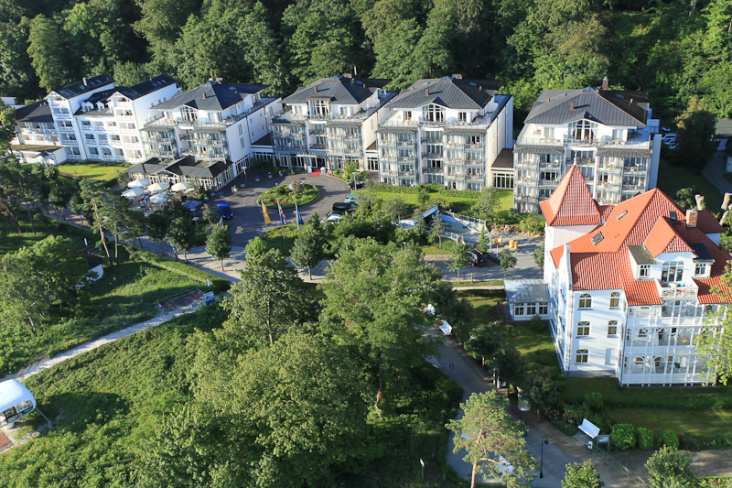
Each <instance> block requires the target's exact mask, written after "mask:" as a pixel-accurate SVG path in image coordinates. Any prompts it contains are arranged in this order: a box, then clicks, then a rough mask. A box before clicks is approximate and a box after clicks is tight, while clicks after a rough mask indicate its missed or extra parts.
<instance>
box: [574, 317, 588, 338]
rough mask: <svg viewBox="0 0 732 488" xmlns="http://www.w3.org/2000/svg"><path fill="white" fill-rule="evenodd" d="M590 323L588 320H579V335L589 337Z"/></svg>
mask: <svg viewBox="0 0 732 488" xmlns="http://www.w3.org/2000/svg"><path fill="white" fill-rule="evenodd" d="M589 335H590V323H589V322H588V321H586V320H583V321H581V322H577V337H589Z"/></svg>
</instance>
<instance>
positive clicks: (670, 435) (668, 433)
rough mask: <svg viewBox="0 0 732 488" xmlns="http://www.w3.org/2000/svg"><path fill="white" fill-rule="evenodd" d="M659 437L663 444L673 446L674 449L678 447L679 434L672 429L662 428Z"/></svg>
mask: <svg viewBox="0 0 732 488" xmlns="http://www.w3.org/2000/svg"><path fill="white" fill-rule="evenodd" d="M661 439H662V440H663V445H664V446H667V447H673V448H674V449H678V448H679V436H678V434H677V433H676V432H674V431H673V430H664V431H663V432H662V433H661Z"/></svg>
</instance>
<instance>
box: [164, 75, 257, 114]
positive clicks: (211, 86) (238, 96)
mask: <svg viewBox="0 0 732 488" xmlns="http://www.w3.org/2000/svg"><path fill="white" fill-rule="evenodd" d="M267 86H268V85H249V84H240V83H224V82H223V81H216V80H211V81H208V82H206V83H204V84H203V85H201V86H199V87H196V88H194V89H192V90H188V91H185V92H183V93H178V94H177V95H175V96H174V97H172V98H170V99H169V100H166V101H164V102H161V103H159V104H157V105H155V106H154V107H153V108H154V109H158V110H172V109H174V108H178V107H181V106H183V105H186V106H188V107H191V108H194V109H197V110H225V109H227V108H229V107H231V106H232V105H235V104H237V103H239V102H241V101H242V100H244V99H245V98H247V96H249V95H251V94H253V93H259V92H261V91H262V90H264V89H265V88H267Z"/></svg>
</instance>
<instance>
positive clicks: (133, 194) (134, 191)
mask: <svg viewBox="0 0 732 488" xmlns="http://www.w3.org/2000/svg"><path fill="white" fill-rule="evenodd" d="M143 193H145V190H143V189H142V188H130V189H129V190H127V191H124V192H122V196H123V197H127V198H137V197H139V196H140V195H142V194H143Z"/></svg>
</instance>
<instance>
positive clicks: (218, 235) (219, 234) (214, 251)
mask: <svg viewBox="0 0 732 488" xmlns="http://www.w3.org/2000/svg"><path fill="white" fill-rule="evenodd" d="M206 252H207V253H208V254H209V255H210V256H211V257H212V258H214V259H216V260H218V261H220V262H221V271H223V270H224V259H226V258H228V257H229V255H230V254H231V234H229V232H228V230H227V229H226V228H225V227H219V226H217V225H215V226H214V228H213V229H212V230H211V233H210V234H209V235H208V237H207V238H206Z"/></svg>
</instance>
